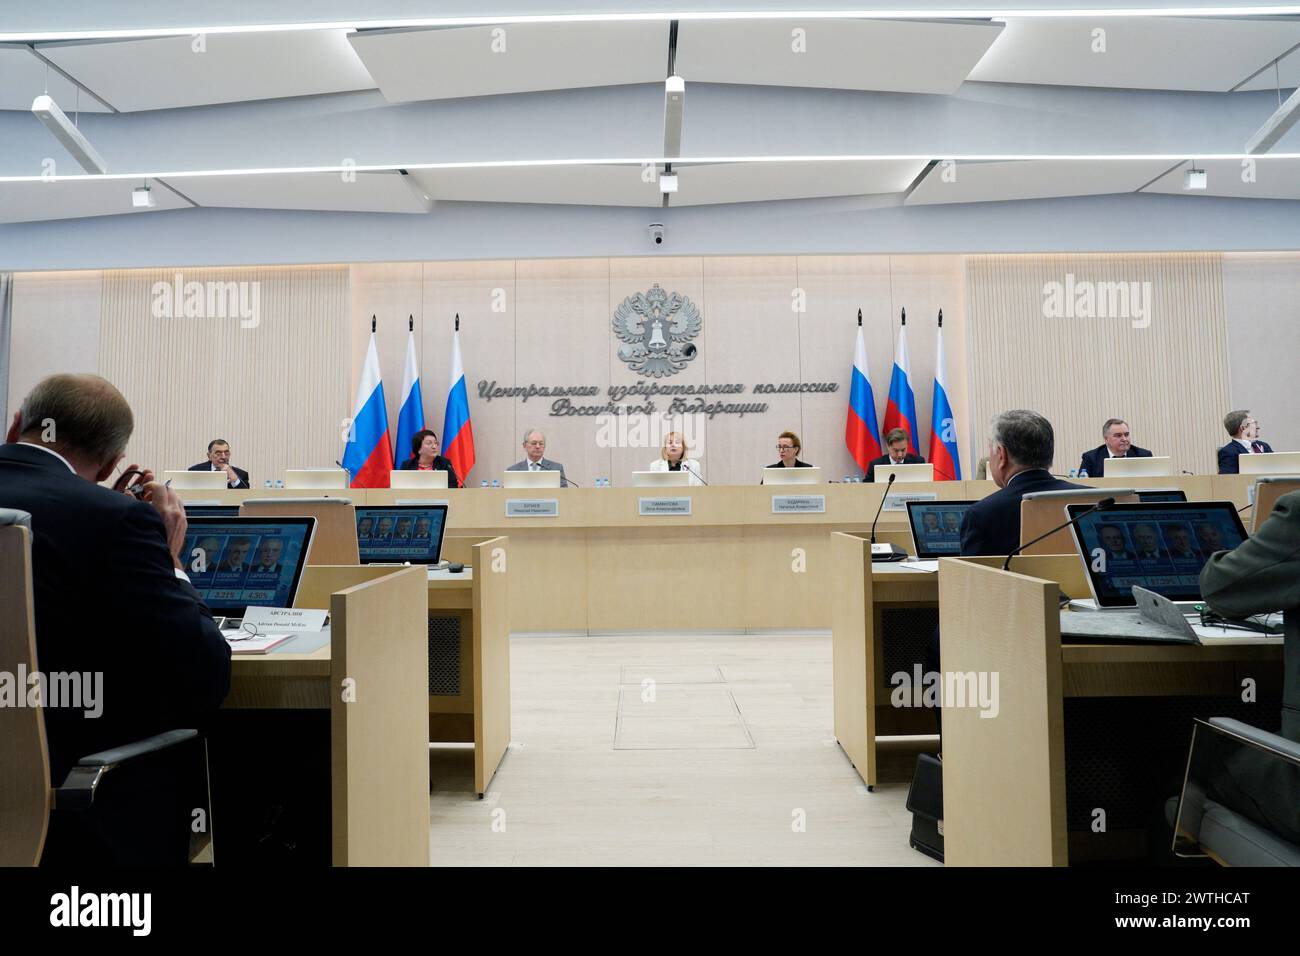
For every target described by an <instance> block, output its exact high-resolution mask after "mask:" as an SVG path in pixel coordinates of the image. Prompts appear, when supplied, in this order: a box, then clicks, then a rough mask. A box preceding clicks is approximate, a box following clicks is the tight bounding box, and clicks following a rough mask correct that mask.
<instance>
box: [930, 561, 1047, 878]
mask: <svg viewBox="0 0 1300 956" xmlns="http://www.w3.org/2000/svg"><path fill="white" fill-rule="evenodd" d="M940 568H941V570H940V572H939V627H940V631H941V633H942V635H943V643H942V650H941V655H940V660H941V669H942V670H943V672H944V673H945V674H948V673H958V674H968V673H972V674H975V675H977V679H978V675H981V674H984V675H991V674H996V675H997V679H998V684H997V691H998V692H997V695H996V700H997V711H996V716H993V717H984V716H981V710H980V709H979V708H978V707H975V706H963V707H957V706H953V705H954V704H955V703H956V702H955V701H954V700H953V699H950V698H948V697H945V700H944V706H943V762H944V766H943V778H944V779H943V806H944V854H945V862H946V863H948V864H950V865H953V866H963V865H972V864H975V865H978V864H981V863H987V862H989V861H992V860H997V861H998V863H999V864H1000V865H1007V866H1064V865H1065V864H1066V861H1067V852H1068V840H1067V835H1066V821H1065V716H1064V707H1063V704H1062V692H1061V626H1060V614H1059V609H1058V604H1057V596H1056V595H1057V590H1058V586H1057V583H1056V582H1055V581H1048V580H1044V579H1042V578H1036V577H1030V576H1029V575H1027V574H1016V573H1014V572H1006V571H1002V570H1000V569H998V568H990V567H984V566H981V565H979V564H975V563H971V562H969V561H963V560H961V559H959V558H944V559H943V560H942V561H941V562H940ZM988 686H989V687H990V688H991V687H992V684H991V682H990V683H989V684H988ZM967 703H968V704H969V702H967Z"/></svg>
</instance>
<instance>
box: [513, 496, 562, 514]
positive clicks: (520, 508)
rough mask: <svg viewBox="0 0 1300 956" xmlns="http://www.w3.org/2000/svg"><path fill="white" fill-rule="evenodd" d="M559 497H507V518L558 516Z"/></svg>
mask: <svg viewBox="0 0 1300 956" xmlns="http://www.w3.org/2000/svg"><path fill="white" fill-rule="evenodd" d="M559 515H560V499H559V498H507V499H506V517H507V518H558V517H559Z"/></svg>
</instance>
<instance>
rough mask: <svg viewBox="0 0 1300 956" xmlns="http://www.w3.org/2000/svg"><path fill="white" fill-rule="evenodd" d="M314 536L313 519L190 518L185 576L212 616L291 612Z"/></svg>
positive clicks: (187, 533) (186, 539)
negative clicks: (273, 610) (280, 609)
mask: <svg viewBox="0 0 1300 956" xmlns="http://www.w3.org/2000/svg"><path fill="white" fill-rule="evenodd" d="M315 530H316V519H315V518H238V517H236V518H190V519H189V528H188V529H187V530H186V533H185V552H184V555H185V557H184V559H183V560H184V564H185V573H186V574H188V575H189V578H190V583H191V584H193V585H194V589H195V590H196V591H198V592H199V596H200V597H202V598H203V600H204V602H205V603H206V604H207V605H208V607H209V608H210V609H211V610H212V611H213V612H215V613H220V614H227V615H231V616H238V615H239V614H242V613H243V611H244V610H245V609H246V608H250V607H292V606H293V602H294V598H296V597H297V595H298V583H299V582H300V581H301V580H302V569H303V567H304V565H306V563H307V554H308V552H309V550H310V548H311V539H312V534H313V533H314V532H315Z"/></svg>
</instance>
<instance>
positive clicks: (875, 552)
mask: <svg viewBox="0 0 1300 956" xmlns="http://www.w3.org/2000/svg"><path fill="white" fill-rule="evenodd" d="M897 477H898V473H897V472H893V471H891V472H890V473H889V481H887V482H885V493H884V494H883V495H881V496H880V507H879V508H877V509H876V517H875V518H873V519H872V521H871V560H872V561H902V560H903V559H904V558H906V557H907V552H906V551H904V550H903V549H902V548H900V547H899V546H898V545H896V544H876V524H877V522H879V521H880V512H882V511H884V510H885V499H886V498H888V497H889V489H890V487H891V486H892V485H893V484H894V479H896V478H897Z"/></svg>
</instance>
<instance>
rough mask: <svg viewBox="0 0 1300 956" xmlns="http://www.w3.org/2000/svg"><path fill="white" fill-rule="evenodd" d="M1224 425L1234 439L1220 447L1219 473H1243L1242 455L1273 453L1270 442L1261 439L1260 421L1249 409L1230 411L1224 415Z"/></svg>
mask: <svg viewBox="0 0 1300 956" xmlns="http://www.w3.org/2000/svg"><path fill="white" fill-rule="evenodd" d="M1223 427H1224V428H1225V429H1227V431H1228V434H1229V435H1231V436H1232V441H1230V442H1228V444H1226V445H1224V446H1223V447H1222V448H1220V449H1219V474H1221V475H1239V474H1241V462H1240V458H1241V456H1242V455H1264V454H1270V453H1272V451H1273V449H1272V447H1271V446H1270V445H1269V443H1268V442H1266V441H1260V440H1259V422H1257V421H1256V420H1255V418H1254V416H1252V415H1251V414H1250V410H1249V409H1241V410H1239V411H1235V412H1228V414H1227V415H1225V416H1224V417H1223Z"/></svg>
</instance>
